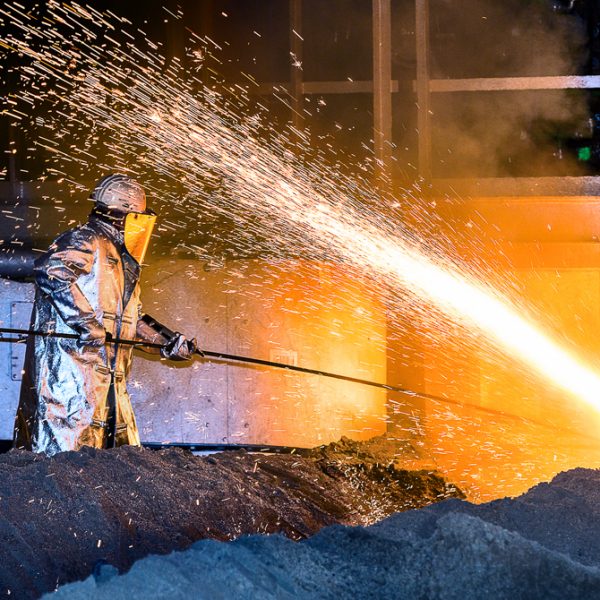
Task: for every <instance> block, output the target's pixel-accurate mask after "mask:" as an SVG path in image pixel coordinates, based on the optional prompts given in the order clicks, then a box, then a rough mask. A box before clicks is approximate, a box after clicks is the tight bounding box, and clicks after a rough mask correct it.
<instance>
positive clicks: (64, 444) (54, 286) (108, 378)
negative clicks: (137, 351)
mask: <svg viewBox="0 0 600 600" xmlns="http://www.w3.org/2000/svg"><path fill="white" fill-rule="evenodd" d="M139 275H140V265H139V264H138V262H137V261H136V260H135V259H134V258H133V257H132V256H131V255H130V254H129V253H128V252H127V250H126V249H125V246H124V239H123V231H122V230H121V229H120V228H119V227H117V226H116V225H115V224H114V223H112V222H111V221H110V220H107V219H104V218H102V216H101V215H100V216H99V215H94V214H93V213H92V215H91V216H90V218H89V220H88V222H87V223H85V224H83V225H81V226H79V227H76V228H74V229H72V230H70V231H67V232H66V233H64V234H63V235H61V236H60V237H59V238H57V240H56V241H55V242H54V243H53V244H52V246H51V247H50V249H49V250H48V251H47V252H46V253H45V254H44V255H42V256H41V257H40V258H39V259H38V260H37V261H36V262H35V281H36V297H35V301H34V307H33V313H32V329H33V330H37V331H44V332H56V333H69V334H73V333H75V334H77V335H78V336H79V339H78V340H77V339H64V338H58V337H51V336H47V337H46V336H37V337H31V338H29V340H28V344H27V351H26V357H25V368H24V375H23V382H22V386H21V396H20V400H19V408H18V411H17V416H16V421H15V447H17V448H25V449H29V450H34V451H36V452H44V453H46V454H48V455H53V454H56V453H57V452H61V451H65V450H77V449H79V448H80V447H81V446H84V445H86V446H94V447H97V448H105V447H107V446H119V445H123V444H132V445H139V443H140V438H139V434H138V429H137V426H136V421H135V416H134V414H133V410H132V407H131V401H130V398H129V394H128V393H127V387H126V379H127V375H128V374H129V370H130V366H131V358H132V356H131V355H132V347H131V346H122V345H121V346H120V345H118V344H115V343H106V340H107V337H108V340H109V341H110V338H111V337H112V338H121V339H137V340H140V341H149V342H160V343H164V341H165V340H164V339H160V335H159V334H158V333H157V331H156V330H154V329H152V328H151V327H150V326H149V325H148V324H147V323H146V322H145V321H144V320H143V319H142V317H143V315H142V311H141V304H140V300H139V295H140V287H139V284H138V279H139ZM177 337H178V339H179V340H183V342H184V343H183V348H182V351H181V352H180V353H179V354H177V352H176V351H175V349H173V350H174V351H173V352H169V351H168V350H164V351H163V352H161V353H162V354H163V356H165V357H167V358H175V359H177V358H189V357H190V356H191V353H193V350H194V349H195V342H194V341H193V340H186V339H185V338H184V336H182V335H181V334H177ZM170 345H171V344H170ZM190 350H191V352H190Z"/></svg>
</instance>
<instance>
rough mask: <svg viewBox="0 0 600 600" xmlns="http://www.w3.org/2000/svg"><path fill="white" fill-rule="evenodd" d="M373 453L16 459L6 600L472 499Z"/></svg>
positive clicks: (6, 545)
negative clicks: (162, 561) (170, 557)
mask: <svg viewBox="0 0 600 600" xmlns="http://www.w3.org/2000/svg"><path fill="white" fill-rule="evenodd" d="M361 448H362V446H361V445H360V444H359V445H356V444H354V445H353V443H351V442H349V441H348V440H342V441H341V442H340V443H339V444H337V445H335V444H334V445H331V446H328V447H325V448H321V449H316V450H315V451H313V452H311V453H310V455H308V456H298V455H296V454H291V455H289V454H288V455H284V454H281V455H279V454H268V455H265V454H249V453H247V452H243V451H235V452H224V453H220V454H214V455H210V456H202V457H197V456H193V455H192V454H191V453H189V452H186V451H183V450H177V449H171V450H163V451H151V450H145V449H142V448H134V447H122V448H118V449H114V450H105V451H100V450H94V449H89V448H86V449H84V450H82V451H80V452H66V453H63V454H59V455H57V456H55V457H53V458H47V457H44V456H40V455H35V454H32V453H29V452H22V451H11V452H9V453H8V454H5V455H2V456H0V539H1V540H2V544H1V545H0V598H1V597H10V598H28V599H29V598H36V597H39V596H41V595H42V594H44V593H46V592H51V591H53V590H54V589H56V588H57V587H58V586H60V585H62V584H64V583H67V582H72V581H77V580H81V579H85V578H86V577H88V576H89V575H90V574H91V573H93V572H94V571H96V574H98V573H100V572H101V571H102V570H103V568H102V567H101V565H102V564H103V563H106V565H113V566H114V568H115V569H117V570H118V571H119V572H124V571H126V570H127V569H129V568H130V567H131V565H132V564H133V563H134V562H135V561H137V560H139V559H141V558H142V557H145V556H147V555H149V554H166V553H169V552H172V551H174V550H182V549H185V548H188V547H189V546H190V545H192V544H193V543H194V542H196V541H197V540H202V539H207V538H210V539H212V540H219V541H228V540H232V539H235V538H238V537H239V536H242V535H247V534H256V533H280V534H282V535H283V536H285V537H286V538H289V539H291V540H302V539H305V538H307V537H309V536H312V535H314V534H315V533H316V532H318V531H319V530H320V529H322V528H323V527H326V526H328V525H333V524H343V525H368V524H371V523H373V522H375V521H377V520H379V519H381V518H384V517H386V516H388V515H390V514H393V513H395V512H397V511H399V510H406V509H409V508H415V507H420V506H425V505H427V504H431V503H432V502H436V501H439V500H442V499H444V498H447V497H461V496H462V494H461V492H460V491H459V490H457V489H456V488H454V487H453V486H452V485H449V484H447V483H446V482H445V481H444V480H443V479H442V478H441V477H439V476H438V475H436V474H435V473H432V472H429V471H419V472H415V471H412V472H411V471H405V470H402V469H399V468H398V467H395V466H394V465H393V464H392V462H390V460H388V457H384V458H377V457H376V456H375V455H374V454H373V453H372V452H370V453H369V452H367V453H363V454H364V456H358V454H359V453H360V452H361ZM282 543H285V540H283V541H282ZM219 547H220V546H219ZM225 547H227V546H225ZM106 569H108V572H109V573H111V572H112V571H111V569H112V567H109V566H105V567H104V571H106ZM163 572H165V571H163ZM100 578H101V577H100ZM94 581H95V580H94Z"/></svg>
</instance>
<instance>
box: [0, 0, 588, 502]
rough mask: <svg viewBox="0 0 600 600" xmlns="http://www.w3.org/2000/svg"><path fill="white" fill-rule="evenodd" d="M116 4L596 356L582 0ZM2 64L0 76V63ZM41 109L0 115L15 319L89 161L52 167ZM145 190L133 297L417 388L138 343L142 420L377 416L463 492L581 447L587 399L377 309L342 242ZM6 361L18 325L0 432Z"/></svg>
mask: <svg viewBox="0 0 600 600" xmlns="http://www.w3.org/2000/svg"><path fill="white" fill-rule="evenodd" d="M96 4H97V5H98V6H99V7H101V6H102V7H103V6H104V4H106V7H108V3H102V2H98V3H95V5H96ZM119 10H120V14H122V15H124V16H127V17H128V18H129V19H130V20H131V22H132V23H133V24H134V26H136V27H142V28H144V30H145V31H146V32H147V33H148V34H149V35H152V36H153V39H155V40H160V42H161V43H162V44H163V46H162V51H163V52H164V53H166V55H167V56H170V57H174V58H175V57H177V58H178V60H180V61H182V62H184V63H185V64H186V66H187V68H188V69H192V70H194V69H195V70H197V71H198V72H199V73H200V76H201V78H202V80H203V83H204V85H205V86H206V87H208V88H214V89H215V90H216V91H217V92H219V93H221V94H224V95H227V94H230V95H231V97H232V100H231V102H232V103H235V98H236V94H237V93H238V91H243V94H244V97H247V98H249V100H248V102H247V106H246V109H245V110H247V112H248V113H251V112H252V111H253V110H255V109H256V110H263V111H264V110H266V111H268V115H269V120H270V126H271V127H272V128H273V130H274V131H277V130H278V129H281V130H284V129H286V128H289V127H290V126H291V127H292V128H293V129H294V130H295V131H296V132H297V133H298V135H299V136H302V138H303V139H305V140H308V145H309V147H310V148H311V151H313V152H314V153H315V155H318V156H319V157H320V158H321V159H322V160H325V161H327V162H329V163H330V164H332V165H334V166H336V167H337V168H340V169H343V170H344V171H345V172H348V173H350V174H356V175H357V176H359V177H360V178H362V179H366V180H369V181H370V182H371V185H372V186H373V187H377V188H378V189H380V191H381V194H382V197H386V198H390V197H393V198H395V199H396V200H397V203H398V211H399V213H400V214H401V215H402V220H403V225H404V226H405V227H407V228H412V229H413V230H414V231H417V232H419V234H420V235H422V236H424V237H427V239H428V240H429V243H432V244H435V245H437V246H439V247H442V248H444V249H445V251H447V253H449V254H450V255H452V256H454V257H455V258H456V260H460V261H461V263H462V264H466V265H467V266H468V265H471V266H472V267H473V268H474V269H475V268H481V267H482V265H483V270H484V272H486V273H487V274H488V275H489V279H490V280H491V281H492V282H494V281H496V282H497V283H498V285H499V286H500V287H501V288H502V289H503V290H504V291H505V292H506V293H507V294H509V295H510V296H511V297H513V298H514V299H515V302H518V303H520V304H521V305H523V306H527V307H528V311H529V312H530V313H531V314H532V315H533V316H534V317H535V319H536V320H537V321H538V322H540V323H542V324H543V325H544V326H545V327H546V329H547V330H548V331H550V332H551V333H552V335H553V336H554V337H555V338H556V339H558V340H559V341H560V342H561V343H562V344H563V345H564V346H566V347H568V348H570V349H572V350H573V351H574V352H575V353H576V354H577V355H578V356H581V357H582V358H585V360H586V361H587V362H588V363H590V364H592V365H598V364H600V335H598V332H599V331H600V243H599V238H598V236H600V210H599V208H600V206H599V204H600V187H599V186H600V178H599V176H598V172H599V169H600V100H599V99H600V93H599V90H600V41H599V37H600V34H599V31H600V3H598V2H597V1H595V0H573V1H570V2H568V1H565V2H559V1H555V2H550V1H545V0H526V1H525V0H522V1H518V2H517V1H516V0H515V1H511V2H502V3H498V2H493V1H492V0H461V1H460V2H459V1H458V0H372V1H369V0H328V1H327V2H326V3H324V2H322V1H321V0H290V1H289V2H288V1H285V0H253V1H250V0H237V1H234V0H222V1H208V0H203V1H200V2H192V1H183V2H179V3H174V2H173V3H169V2H154V1H150V0H149V1H147V2H145V3H144V10H145V14H144V15H140V14H139V13H140V11H139V3H136V2H122V3H120V6H119ZM178 14H184V15H185V18H184V19H182V18H173V15H178ZM192 32H193V33H192ZM199 40H200V41H199ZM11 60H18V59H15V58H13V59H11ZM5 66H6V67H7V69H6V71H7V73H8V76H7V77H5V80H4V81H3V82H2V86H4V87H5V89H4V90H3V92H4V93H3V95H5V94H6V93H7V91H9V90H10V88H11V86H13V85H15V84H14V81H11V77H10V72H11V71H10V64H9V65H5ZM4 108H6V107H4ZM38 110H39V109H38ZM40 118H43V115H41V114H39V112H38V113H36V114H32V115H30V121H31V122H30V124H29V125H27V124H24V123H23V121H22V120H17V119H15V118H14V117H13V116H10V115H7V114H4V115H3V116H2V119H1V132H2V134H1V137H0V141H1V143H2V146H3V148H2V150H3V154H2V157H3V158H2V164H1V165H0V174H1V176H2V181H0V203H1V205H2V206H1V214H2V218H1V220H0V242H1V246H2V255H1V258H0V261H1V262H0V276H1V277H2V279H0V321H1V322H2V323H3V324H10V326H12V327H26V326H27V325H28V323H29V312H30V307H31V302H32V297H33V284H32V283H31V282H30V281H28V278H29V277H30V268H31V264H32V260H33V258H34V257H35V254H36V253H38V252H40V251H42V250H43V249H45V248H46V247H47V246H48V244H49V243H50V241H51V240H52V239H53V238H54V237H55V236H56V235H57V234H58V233H60V232H61V231H63V230H65V229H66V228H68V227H70V226H72V225H74V224H75V223H77V222H80V221H82V220H83V219H85V216H86V214H87V213H88V212H89V209H90V203H89V202H87V200H86V194H85V193H84V192H82V191H81V187H80V186H81V185H83V186H85V187H87V188H88V189H89V187H91V186H92V184H93V182H94V181H95V179H96V178H97V176H98V175H99V173H97V172H93V171H89V172H80V171H77V172H75V171H73V172H72V173H68V174H67V175H66V176H65V175H64V174H63V175H60V176H58V175H57V174H56V173H55V172H53V171H52V170H48V168H47V165H48V160H47V159H48V156H49V154H48V153H49V150H45V149H44V146H43V144H42V145H40V144H36V143H35V141H36V138H35V136H36V127H35V124H36V119H40ZM75 182H76V183H77V184H79V186H76V185H74V183H75ZM156 201H157V203H159V204H160V199H157V200H156ZM160 208H161V210H160V221H159V224H160V227H159V229H158V232H157V234H156V235H155V237H154V241H153V245H152V247H151V251H150V254H149V256H148V258H147V262H148V266H147V267H145V268H144V270H143V275H142V277H143V284H142V286H143V287H142V289H143V301H144V307H145V310H146V311H147V312H148V313H150V314H152V315H153V316H156V317H157V318H159V319H161V320H162V321H164V322H165V323H166V324H167V325H169V326H171V327H172V328H174V329H181V330H182V331H184V332H185V333H186V334H195V335H197V336H198V338H199V340H200V345H201V346H202V347H205V348H207V349H210V350H214V351H222V352H229V353H239V354H245V355H251V356H256V357H259V358H264V359H266V360H274V361H280V362H286V363H289V364H297V365H304V366H310V367H313V368H319V369H326V370H328V371H334V372H339V373H342V374H347V375H350V376H355V377H360V378H363V379H370V380H374V381H381V382H388V383H389V384H393V385H400V386H402V387H404V388H408V389H410V390H413V391H414V392H415V393H413V394H401V393H397V392H386V391H385V390H378V389H375V388H368V387H364V386H359V385H355V384H351V383H347V382H337V381H331V380H325V379H323V378H319V377H317V376H306V375H301V374H294V373H281V372H274V371H269V370H265V369H260V368H249V367H240V366H233V365H226V364H222V363H218V362H209V361H200V360H198V361H196V362H195V363H194V364H193V366H191V367H180V366H174V367H172V366H169V367H165V366H164V365H158V364H157V361H156V360H150V359H148V358H147V357H144V356H143V354H141V353H140V354H139V355H138V356H137V358H136V362H135V367H134V372H133V374H132V377H131V380H130V393H131V395H132V398H133V401H134V404H135V407H136V413H137V419H138V424H139V426H140V431H141V433H142V439H143V441H144V442H148V443H150V442H153V443H188V444H191V443H197V444H269V445H283V446H296V445H297V446H301V447H310V446H314V445H318V444H322V443H326V442H330V441H333V440H336V439H338V438H339V437H340V436H342V435H345V436H348V437H351V438H353V439H368V438H371V437H373V436H376V435H381V434H384V433H387V435H388V436H389V437H392V438H393V439H397V440H398V441H399V442H401V443H406V444H410V445H412V447H414V448H417V449H418V452H419V461H420V463H421V464H424V465H432V464H433V465H435V466H437V467H438V468H439V469H440V470H441V471H442V472H443V473H445V474H446V475H447V476H448V477H449V478H450V479H451V480H452V481H454V482H456V483H458V484H459V485H460V486H461V487H462V488H463V489H465V490H467V492H469V493H470V494H471V497H473V498H475V499H486V498H490V497H496V496H497V495H498V493H499V490H501V491H502V492H503V493H506V494H508V493H518V492H521V491H523V490H525V489H527V488H528V487H530V486H531V485H532V484H533V483H534V482H537V481H539V480H542V479H547V478H548V477H550V476H552V475H553V474H554V473H556V472H558V471H560V470H563V469H566V468H572V467H576V466H599V465H600V440H599V439H598V436H597V431H598V427H599V426H600V419H599V418H598V416H597V415H596V413H595V411H592V410H591V409H590V408H587V407H585V406H583V405H580V404H578V403H576V402H574V401H572V400H571V399H568V398H565V396H564V393H563V392H560V391H557V390H554V389H552V388H549V386H548V385H547V384H546V383H544V382H543V381H541V380H539V379H536V378H535V377H532V376H531V375H525V374H524V373H523V369H522V367H520V366H519V364H518V363H517V361H516V360H511V359H510V358H509V357H505V360H503V361H498V360H497V357H495V356H492V354H490V352H489V351H488V348H487V346H486V345H485V344H483V343H482V344H479V343H477V341H476V340H475V341H474V340H469V341H465V340H464V339H463V336H462V334H461V332H460V331H459V330H457V331H456V332H453V329H452V327H451V326H444V327H441V326H440V324H439V323H427V322H422V320H421V318H420V317H415V319H411V318H410V315H407V318H404V319H402V320H400V321H398V320H397V319H390V318H389V311H390V310H391V308H390V307H389V306H388V305H387V304H386V302H385V301H384V300H383V299H382V298H381V297H379V296H378V295H377V294H376V293H375V291H374V290H373V289H372V286H371V284H370V282H369V280H368V279H365V280H364V281H363V280H360V278H356V276H355V274H354V273H350V272H345V269H344V266H343V265H336V264H331V263H328V262H327V261H317V260H314V259H312V258H307V257H303V256H294V255H289V254H286V253H285V252H280V253H275V255H270V256H263V255H256V254H252V253H249V254H245V255H244V254H243V253H237V254H236V253H235V252H232V251H231V249H230V247H229V245H228V239H230V238H231V237H235V236H237V235H239V232H238V231H237V230H236V225H235V223H234V222H224V221H223V220H219V219H218V218H216V217H215V218H212V219H211V216H210V215H202V218H201V219H200V220H199V221H198V226H197V228H195V229H194V228H193V227H191V226H190V228H189V229H188V230H187V231H186V233H185V234H182V231H181V229H175V228H173V227H170V225H169V223H170V221H171V220H172V219H174V218H176V216H172V215H171V214H170V213H169V210H170V209H169V207H168V206H160ZM214 231H218V232H219V235H218V236H215V235H214ZM211 232H212V233H211ZM215 240H217V241H215ZM197 248H202V249H203V251H202V252H201V253H200V255H199V253H198V252H197V251H194V250H195V249H197ZM506 282H509V284H507V283H506ZM315 298H317V299H319V300H320V301H321V303H320V304H319V305H318V308H315V307H316V306H317V305H316V304H315V303H314V299H315ZM436 318H437V317H436ZM399 323H401V325H399ZM22 361H23V346H22V345H18V344H2V345H0V392H1V393H0V438H4V439H10V437H11V435H12V422H13V417H14V413H15V410H16V403H17V399H18V391H19V385H20V379H21V368H22ZM428 396H437V397H439V398H440V400H432V399H428ZM444 399H445V400H447V402H444ZM419 461H417V462H419Z"/></svg>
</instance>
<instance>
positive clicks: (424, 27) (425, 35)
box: [415, 0, 432, 180]
mask: <svg viewBox="0 0 600 600" xmlns="http://www.w3.org/2000/svg"><path fill="white" fill-rule="evenodd" d="M415 37H416V49H417V81H416V86H417V131H418V145H419V149H418V157H419V162H418V172H419V175H420V176H421V177H423V178H424V179H426V180H430V179H431V177H432V165H431V107H430V104H431V101H430V93H429V76H430V73H429V62H430V56H429V52H430V48H429V0H415Z"/></svg>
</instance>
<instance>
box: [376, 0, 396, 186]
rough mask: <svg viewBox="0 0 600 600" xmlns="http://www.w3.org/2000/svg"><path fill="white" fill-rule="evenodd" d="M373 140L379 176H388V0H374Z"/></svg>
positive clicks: (389, 146) (390, 33) (390, 113)
mask: <svg viewBox="0 0 600 600" xmlns="http://www.w3.org/2000/svg"><path fill="white" fill-rule="evenodd" d="M373 140H374V151H375V160H376V161H377V170H378V179H381V178H382V176H387V178H389V177H390V169H391V159H392V152H391V149H392V9H391V0H373Z"/></svg>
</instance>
